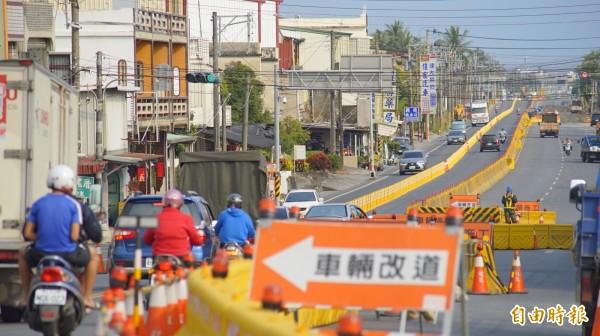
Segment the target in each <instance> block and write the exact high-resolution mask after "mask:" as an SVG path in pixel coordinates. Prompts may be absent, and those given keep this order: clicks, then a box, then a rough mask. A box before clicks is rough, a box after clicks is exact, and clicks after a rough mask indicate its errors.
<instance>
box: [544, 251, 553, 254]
mask: <svg viewBox="0 0 600 336" xmlns="http://www.w3.org/2000/svg"><path fill="white" fill-rule="evenodd" d="M546 253H554V250H545V251H544V254H546Z"/></svg>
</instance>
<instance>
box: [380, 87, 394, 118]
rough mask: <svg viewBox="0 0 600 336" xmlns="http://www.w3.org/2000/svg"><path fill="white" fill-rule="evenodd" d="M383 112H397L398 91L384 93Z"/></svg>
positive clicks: (392, 90)
mask: <svg viewBox="0 0 600 336" xmlns="http://www.w3.org/2000/svg"><path fill="white" fill-rule="evenodd" d="M382 103H383V111H384V112H386V111H396V90H395V89H391V90H389V91H383V99H382Z"/></svg>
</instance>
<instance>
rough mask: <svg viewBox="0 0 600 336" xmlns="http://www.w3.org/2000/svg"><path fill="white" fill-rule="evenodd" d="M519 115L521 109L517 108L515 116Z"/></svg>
mask: <svg viewBox="0 0 600 336" xmlns="http://www.w3.org/2000/svg"><path fill="white" fill-rule="evenodd" d="M520 114H521V109H520V108H518V107H517V115H520Z"/></svg>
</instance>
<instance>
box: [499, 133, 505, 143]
mask: <svg viewBox="0 0 600 336" xmlns="http://www.w3.org/2000/svg"><path fill="white" fill-rule="evenodd" d="M499 139H500V143H501V144H503V143H504V142H505V141H506V135H500V136H499Z"/></svg>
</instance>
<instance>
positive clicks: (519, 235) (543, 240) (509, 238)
mask: <svg viewBox="0 0 600 336" xmlns="http://www.w3.org/2000/svg"><path fill="white" fill-rule="evenodd" d="M493 237H494V238H493V239H494V249H496V250H532V249H570V248H571V247H572V246H573V224H494V236H493Z"/></svg>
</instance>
